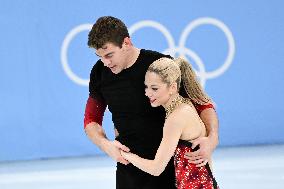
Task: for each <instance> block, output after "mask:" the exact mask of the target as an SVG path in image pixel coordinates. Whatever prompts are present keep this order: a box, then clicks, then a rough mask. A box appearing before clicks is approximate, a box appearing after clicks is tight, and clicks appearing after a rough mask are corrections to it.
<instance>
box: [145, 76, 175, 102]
mask: <svg viewBox="0 0 284 189" xmlns="http://www.w3.org/2000/svg"><path fill="white" fill-rule="evenodd" d="M144 84H145V95H146V96H147V97H148V98H149V100H150V103H151V106H152V107H158V106H160V105H165V104H166V103H167V102H168V100H169V98H170V96H171V95H170V93H171V91H170V87H169V86H168V84H167V83H164V82H163V81H162V79H161V77H160V76H159V75H158V74H156V73H154V72H146V75H145V81H144Z"/></svg>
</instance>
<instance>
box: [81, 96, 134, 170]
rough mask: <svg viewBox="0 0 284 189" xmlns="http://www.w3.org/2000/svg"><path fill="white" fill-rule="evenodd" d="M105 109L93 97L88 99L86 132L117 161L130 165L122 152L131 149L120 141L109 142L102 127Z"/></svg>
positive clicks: (85, 121)
mask: <svg viewBox="0 0 284 189" xmlns="http://www.w3.org/2000/svg"><path fill="white" fill-rule="evenodd" d="M105 109H106V105H105V104H103V103H102V102H100V101H98V100H96V99H94V98H92V97H89V98H88V100H87V104H86V109H85V117H84V128H85V132H86V134H87V136H88V137H89V139H90V140H91V141H92V142H93V143H94V144H96V145H97V146H98V147H99V148H100V149H101V150H102V151H104V152H105V153H107V154H108V155H109V156H110V157H111V158H113V159H114V160H115V161H117V162H120V163H122V164H128V161H126V160H125V159H124V158H123V157H122V156H121V154H120V150H124V151H129V149H128V148H127V147H126V146H124V145H122V144H121V143H120V142H118V141H110V140H108V139H107V137H106V134H105V131H104V129H103V127H102V126H101V124H102V119H103V114H104V111H105Z"/></svg>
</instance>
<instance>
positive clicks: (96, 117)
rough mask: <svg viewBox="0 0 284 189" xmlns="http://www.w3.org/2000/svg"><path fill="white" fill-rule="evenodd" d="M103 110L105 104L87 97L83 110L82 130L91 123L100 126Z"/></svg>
mask: <svg viewBox="0 0 284 189" xmlns="http://www.w3.org/2000/svg"><path fill="white" fill-rule="evenodd" d="M105 109H106V104H105V103H103V102H101V101H99V100H97V99H94V98H92V97H89V98H88V100H87V104H86V108H85V115H84V128H86V126H87V125H88V124H89V123H91V122H96V123H98V124H100V125H102V122H103V116H104V112H105Z"/></svg>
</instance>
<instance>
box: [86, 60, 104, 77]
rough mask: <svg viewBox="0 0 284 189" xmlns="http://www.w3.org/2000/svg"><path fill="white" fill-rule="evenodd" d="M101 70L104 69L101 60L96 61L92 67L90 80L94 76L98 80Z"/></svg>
mask: <svg viewBox="0 0 284 189" xmlns="http://www.w3.org/2000/svg"><path fill="white" fill-rule="evenodd" d="M103 69H105V67H104V64H103V62H102V61H101V60H98V61H97V62H96V63H95V64H94V65H93V67H92V70H91V73H90V79H94V77H95V76H96V78H98V77H99V76H100V75H101V73H102V71H103Z"/></svg>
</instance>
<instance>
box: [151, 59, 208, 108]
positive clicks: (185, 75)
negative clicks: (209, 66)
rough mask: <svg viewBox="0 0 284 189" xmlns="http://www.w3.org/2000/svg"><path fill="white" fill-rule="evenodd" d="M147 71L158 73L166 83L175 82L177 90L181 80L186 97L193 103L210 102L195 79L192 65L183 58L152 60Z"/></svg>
mask: <svg viewBox="0 0 284 189" xmlns="http://www.w3.org/2000/svg"><path fill="white" fill-rule="evenodd" d="M147 71H148V72H154V73H156V74H158V75H159V76H160V77H161V79H162V81H163V82H164V83H166V84H168V85H171V84H172V83H174V82H176V83H177V89H178V90H179V88H180V86H181V82H182V84H183V88H184V89H185V91H186V94H187V97H188V98H189V99H190V100H191V101H192V102H193V103H197V104H201V105H203V104H206V103H208V102H210V98H209V96H208V95H207V94H206V93H205V91H204V90H203V88H202V87H201V85H200V83H199V81H198V80H197V78H196V75H195V73H194V70H193V68H192V66H191V65H190V64H189V63H188V62H187V61H186V60H185V59H183V58H177V59H174V60H173V59H170V58H165V57H164V58H160V59H158V60H156V61H154V62H153V63H152V64H151V65H150V66H149V68H148V70H147Z"/></svg>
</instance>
